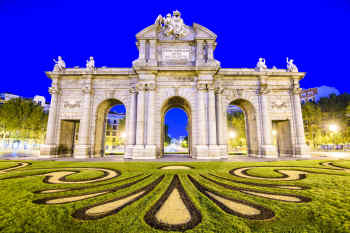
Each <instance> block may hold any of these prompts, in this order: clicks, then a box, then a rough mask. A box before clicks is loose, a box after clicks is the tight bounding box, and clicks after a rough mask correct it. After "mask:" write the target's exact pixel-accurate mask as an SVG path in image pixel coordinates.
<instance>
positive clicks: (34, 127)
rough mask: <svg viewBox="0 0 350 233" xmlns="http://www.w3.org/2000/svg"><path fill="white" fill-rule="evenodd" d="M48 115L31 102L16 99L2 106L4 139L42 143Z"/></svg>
mask: <svg viewBox="0 0 350 233" xmlns="http://www.w3.org/2000/svg"><path fill="white" fill-rule="evenodd" d="M47 119H48V114H47V113H45V112H44V110H43V108H42V107H41V106H40V105H37V104H35V103H33V102H32V101H31V100H27V99H22V98H15V99H11V100H9V101H8V102H6V103H4V104H2V105H0V131H2V136H3V138H5V137H8V138H15V139H34V140H40V141H42V140H43V139H44V135H45V132H46V125H47Z"/></svg>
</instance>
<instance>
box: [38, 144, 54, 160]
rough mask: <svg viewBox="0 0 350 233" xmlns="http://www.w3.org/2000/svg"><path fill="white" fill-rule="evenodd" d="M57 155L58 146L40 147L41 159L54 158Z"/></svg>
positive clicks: (45, 145) (47, 145)
mask: <svg viewBox="0 0 350 233" xmlns="http://www.w3.org/2000/svg"><path fill="white" fill-rule="evenodd" d="M56 155H57V145H55V144H44V145H42V146H41V147H40V158H53V157H56Z"/></svg>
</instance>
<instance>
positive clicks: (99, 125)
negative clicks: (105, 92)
mask: <svg viewBox="0 0 350 233" xmlns="http://www.w3.org/2000/svg"><path fill="white" fill-rule="evenodd" d="M116 105H123V106H124V107H125V106H126V105H125V104H124V103H123V102H121V101H120V100H118V99H106V100H104V101H102V102H101V103H100V104H99V106H98V107H97V110H96V118H95V119H96V123H95V143H94V155H95V156H97V157H100V156H101V157H102V156H104V154H105V134H106V127H107V115H108V113H109V111H110V109H111V108H112V107H113V106H116ZM125 114H127V113H125Z"/></svg>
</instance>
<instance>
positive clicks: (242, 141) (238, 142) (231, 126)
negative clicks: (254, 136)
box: [227, 112, 247, 148]
mask: <svg viewBox="0 0 350 233" xmlns="http://www.w3.org/2000/svg"><path fill="white" fill-rule="evenodd" d="M227 123H228V133H229V134H230V132H234V134H235V137H234V138H230V136H229V141H228V144H229V147H230V148H234V147H242V146H246V145H247V139H246V133H245V120H244V113H243V112H232V113H228V114H227Z"/></svg>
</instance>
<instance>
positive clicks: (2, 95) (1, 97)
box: [0, 92, 50, 112]
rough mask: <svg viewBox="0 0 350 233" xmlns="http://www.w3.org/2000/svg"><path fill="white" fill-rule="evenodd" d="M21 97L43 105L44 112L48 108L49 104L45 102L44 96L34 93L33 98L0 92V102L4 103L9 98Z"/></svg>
mask: <svg viewBox="0 0 350 233" xmlns="http://www.w3.org/2000/svg"><path fill="white" fill-rule="evenodd" d="M16 98H22V99H31V100H32V101H33V102H34V103H36V104H38V105H40V106H41V107H43V109H44V111H45V112H48V111H49V109H50V104H48V103H46V99H45V97H44V96H41V95H35V96H34V97H33V98H25V97H22V96H19V95H14V94H11V93H6V92H5V93H0V104H4V103H6V102H7V101H9V100H11V99H16Z"/></svg>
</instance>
